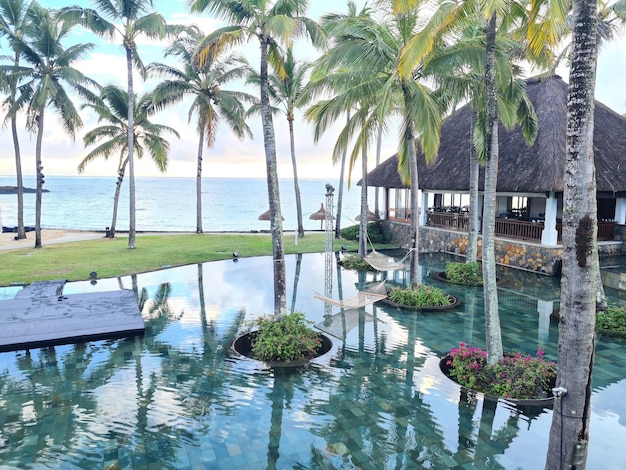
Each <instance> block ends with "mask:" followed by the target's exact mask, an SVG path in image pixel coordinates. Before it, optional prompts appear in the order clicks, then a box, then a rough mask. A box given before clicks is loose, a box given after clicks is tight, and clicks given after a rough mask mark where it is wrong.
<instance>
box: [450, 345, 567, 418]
mask: <svg viewBox="0 0 626 470" xmlns="http://www.w3.org/2000/svg"><path fill="white" fill-rule="evenodd" d="M450 359H451V358H450V355H448V354H446V355H445V356H444V357H443V358H442V359H441V360H440V361H439V369H440V370H441V372H443V375H445V376H446V377H447V378H448V379H449V380H450V381H452V382H454V383H456V384H457V385H459V387H461V395H463V396H466V397H467V396H483V397H484V399H485V400H488V401H498V400H502V401H504V402H507V403H510V404H511V405H513V406H514V407H515V409H517V410H519V411H521V412H522V413H523V414H524V415H526V416H529V417H534V416H538V415H539V414H541V412H542V411H543V409H546V408H552V406H553V405H554V397H553V396H552V388H554V386H555V383H554V382H553V383H551V384H550V390H549V392H548V396H547V397H546V398H536V399H521V398H506V397H498V396H495V395H488V394H486V393H482V392H478V391H476V390H472V389H470V388H467V387H464V386H463V385H460V384H458V383H457V382H456V381H455V380H454V379H452V378H451V377H450V367H449V366H448V361H449V360H450Z"/></svg>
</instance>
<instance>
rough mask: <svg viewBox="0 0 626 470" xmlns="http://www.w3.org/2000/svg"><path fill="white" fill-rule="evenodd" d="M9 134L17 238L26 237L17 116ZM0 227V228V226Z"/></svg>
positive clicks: (16, 64)
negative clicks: (14, 187)
mask: <svg viewBox="0 0 626 470" xmlns="http://www.w3.org/2000/svg"><path fill="white" fill-rule="evenodd" d="M19 63H20V61H19V55H17V54H16V56H15V62H14V64H15V66H16V67H17V66H18V65H19ZM13 103H15V86H14V85H11V104H13ZM11 135H12V137H13V149H14V152H15V185H16V186H17V235H16V236H17V239H18V240H22V239H24V238H26V230H25V229H24V179H23V177H22V154H21V152H20V140H19V137H18V135H17V116H11ZM0 229H1V228H0Z"/></svg>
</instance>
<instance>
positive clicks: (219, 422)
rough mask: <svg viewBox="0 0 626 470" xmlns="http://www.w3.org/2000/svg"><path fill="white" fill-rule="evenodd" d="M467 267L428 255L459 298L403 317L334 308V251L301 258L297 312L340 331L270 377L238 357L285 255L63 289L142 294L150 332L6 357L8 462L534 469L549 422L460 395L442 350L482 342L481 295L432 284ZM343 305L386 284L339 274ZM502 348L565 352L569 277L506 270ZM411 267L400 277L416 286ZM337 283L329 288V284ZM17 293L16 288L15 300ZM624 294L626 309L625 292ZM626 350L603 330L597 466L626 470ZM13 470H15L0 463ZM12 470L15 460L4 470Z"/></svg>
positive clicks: (294, 274) (2, 387) (2, 442)
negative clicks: (319, 350) (455, 304)
mask: <svg viewBox="0 0 626 470" xmlns="http://www.w3.org/2000/svg"><path fill="white" fill-rule="evenodd" d="M450 260H454V258H453V257H452V256H449V255H443V254H429V255H420V265H421V274H422V280H423V282H425V283H429V284H435V285H438V286H440V287H444V288H445V289H446V290H447V291H448V292H450V293H451V294H453V295H455V296H457V297H459V298H460V299H461V301H462V305H461V306H460V307H459V308H458V309H456V310H453V311H449V312H445V313H426V312H425V313H418V314H415V313H403V312H402V311H400V310H397V309H394V308H392V307H388V306H386V305H385V304H382V303H381V302H378V303H376V304H373V305H370V306H368V307H365V308H362V309H359V310H357V311H352V312H343V313H342V312H341V311H340V310H339V309H338V308H336V307H333V308H332V309H328V308H327V307H326V306H325V305H324V303H323V302H321V301H320V300H317V299H314V297H313V293H314V291H317V292H321V293H324V289H325V285H326V283H325V278H324V276H325V272H329V270H328V269H327V265H326V260H325V256H324V254H307V255H298V256H295V255H293V256H288V257H287V258H286V262H287V276H288V283H287V286H288V291H287V299H288V301H287V304H288V307H290V308H291V307H292V306H293V307H295V308H296V309H297V310H300V311H303V312H305V313H306V315H307V317H308V318H309V319H310V320H311V321H313V322H315V323H319V322H324V321H325V320H326V322H327V323H328V321H330V319H331V316H332V317H333V318H334V319H335V320H337V321H340V322H341V323H340V324H341V325H342V328H340V329H339V330H338V331H339V332H340V333H339V336H340V338H336V339H335V343H334V347H333V351H332V352H331V354H330V355H328V357H326V358H325V359H324V360H322V361H317V362H315V363H313V364H310V365H309V366H307V367H304V368H300V369H297V370H289V371H281V370H278V369H277V370H271V369H266V368H265V367H264V366H263V365H262V364H261V363H258V362H256V361H252V360H249V359H245V358H240V357H237V356H234V355H232V354H231V352H230V351H229V343H230V341H231V340H232V338H233V336H234V335H235V334H236V333H237V331H239V330H241V329H242V328H244V327H245V325H246V324H247V323H248V322H249V321H250V320H253V319H254V318H256V317H257V316H258V315H260V314H266V313H269V312H271V311H272V310H273V308H272V305H273V291H272V260H271V258H269V257H259V258H242V259H239V260H238V261H237V262H234V261H231V260H228V261H221V262H211V263H204V264H198V265H190V266H185V267H180V268H171V269H164V270H160V271H156V272H151V273H146V274H141V275H137V276H128V277H122V278H119V279H104V280H99V281H98V283H97V284H96V285H95V286H93V285H91V284H90V283H89V282H76V283H69V284H67V285H66V288H65V292H67V293H74V292H85V291H93V290H94V289H102V290H110V289H115V288H118V287H123V288H127V289H133V290H134V291H135V292H136V294H137V296H138V298H139V299H140V305H141V307H142V315H143V317H144V320H145V324H146V334H145V336H143V337H135V338H127V339H120V340H110V341H95V342H89V343H84V344H77V345H63V346H56V347H50V348H42V349H33V350H31V351H29V352H26V351H18V352H8V353H2V354H0V392H1V393H0V428H1V430H0V464H2V465H4V466H6V468H62V469H75V468H76V469H78V468H80V469H83V468H84V469H93V468H107V469H117V468H119V469H161V468H163V469H201V468H216V469H256V468H258V469H267V468H270V469H274V468H276V469H290V468H300V469H305V468H306V469H309V468H312V469H316V468H320V469H330V468H337V469H338V468H342V469H343V468H362V469H370V468H371V469H382V468H389V469H390V468H394V469H398V468H406V469H411V468H431V469H487V468H489V469H498V468H500V469H533V470H534V469H537V468H543V466H544V464H545V456H546V451H547V445H548V434H549V429H550V424H551V417H552V415H551V411H550V410H549V409H544V408H539V409H536V410H534V411H533V412H531V413H528V414H524V413H521V412H519V411H518V410H516V409H515V408H514V407H512V406H511V405H509V404H507V403H504V402H498V403H497V404H494V403H493V402H489V401H484V400H482V399H481V398H480V397H479V398H478V399H476V400H471V401H467V400H464V399H462V396H461V393H460V388H459V387H458V386H457V385H456V384H454V383H452V382H451V381H449V380H448V379H447V378H446V377H445V376H443V374H442V373H441V372H440V370H439V367H438V362H439V357H440V356H441V355H443V354H444V353H446V352H447V351H449V350H450V348H452V347H454V346H456V345H458V343H459V342H460V341H464V342H466V343H471V344H474V345H476V346H484V320H483V313H482V309H483V300H482V292H481V290H480V289H477V288H471V287H461V286H451V285H443V284H441V283H440V282H439V281H437V280H435V279H434V278H432V277H431V274H432V273H433V272H436V271H441V270H443V267H444V266H445V263H446V262H447V261H450ZM334 262H335V260H334V259H333V265H332V269H331V270H330V272H332V275H333V279H332V293H331V296H332V297H333V298H334V299H339V298H344V299H345V298H349V297H351V296H353V295H355V294H356V292H357V289H358V288H362V287H363V286H365V285H367V284H369V283H373V282H377V281H380V280H381V279H382V276H381V275H380V274H377V275H373V274H368V275H363V274H361V275H358V274H356V273H354V272H350V271H344V270H342V269H341V268H337V266H336V265H335V264H334ZM500 274H501V275H502V277H504V278H506V282H504V283H502V285H500V286H499V294H500V315H501V323H502V336H503V341H504V349H505V350H513V349H516V350H521V351H525V352H530V353H534V352H535V351H536V349H537V347H542V348H544V349H545V351H546V356H547V357H549V358H552V359H555V358H556V342H557V325H556V323H555V322H554V321H553V320H551V319H550V313H551V312H552V311H553V310H554V309H558V300H559V285H558V280H557V279H554V278H549V277H543V276H538V275H535V274H530V273H524V272H519V271H504V270H503V271H502V272H501V273H500ZM404 281H405V280H404V279H403V277H402V275H401V274H399V273H397V274H396V275H395V276H392V275H391V273H389V278H388V282H392V283H393V282H395V283H398V284H402V283H403V282H404ZM329 285H330V284H329ZM10 294H12V291H6V292H5V293H4V295H6V296H8V295H10ZM607 294H608V295H609V296H612V295H613V293H612V291H611V290H609V292H607ZM618 300H619V299H618ZM623 352H624V341H622V340H619V339H614V338H605V337H599V339H598V342H597V354H596V363H595V369H594V378H593V387H594V394H593V401H592V416H591V440H590V448H589V460H588V468H589V469H599V468H602V469H623V468H624V467H625V466H626V452H625V451H624V449H623V442H626V402H625V401H624V399H623V397H624V396H625V395H626V380H625V378H626V377H625V375H626V373H625V372H624V366H625V363H626V360H625V359H624V355H623ZM0 466H1V465H0ZM2 468H5V467H2Z"/></svg>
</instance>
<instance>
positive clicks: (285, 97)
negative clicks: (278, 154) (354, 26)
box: [268, 47, 311, 237]
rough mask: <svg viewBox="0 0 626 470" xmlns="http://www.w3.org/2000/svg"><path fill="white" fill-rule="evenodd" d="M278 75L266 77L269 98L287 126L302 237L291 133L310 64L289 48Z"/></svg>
mask: <svg viewBox="0 0 626 470" xmlns="http://www.w3.org/2000/svg"><path fill="white" fill-rule="evenodd" d="M280 68H281V70H280V71H279V73H274V74H272V75H270V76H269V77H268V79H269V85H270V96H271V98H272V99H273V100H274V102H275V103H276V104H277V105H278V106H282V108H283V112H284V113H285V115H286V117H287V122H288V124H289V144H290V149H291V166H292V168H293V185H294V191H295V195H296V215H297V220H298V236H300V237H303V236H304V227H303V225H302V198H301V197H300V187H299V184H298V166H297V162H296V145H295V137H294V132H293V121H294V120H295V115H294V112H295V110H296V108H297V107H298V104H297V103H296V102H297V100H298V98H299V97H300V95H301V94H302V90H303V88H304V80H305V76H306V74H307V72H308V70H309V69H310V68H311V64H308V63H301V62H297V61H296V60H295V59H294V56H293V49H292V48H291V47H289V48H288V49H287V54H286V56H285V59H284V61H283V62H282V64H281V67H280Z"/></svg>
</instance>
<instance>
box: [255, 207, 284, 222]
mask: <svg viewBox="0 0 626 470" xmlns="http://www.w3.org/2000/svg"><path fill="white" fill-rule="evenodd" d="M281 217H282V219H283V220H285V218H284V217H283V216H282V215H281ZM259 220H270V211H269V209H268V210H266V211H265V212H263V213H262V214H261V215H260V216H259Z"/></svg>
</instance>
